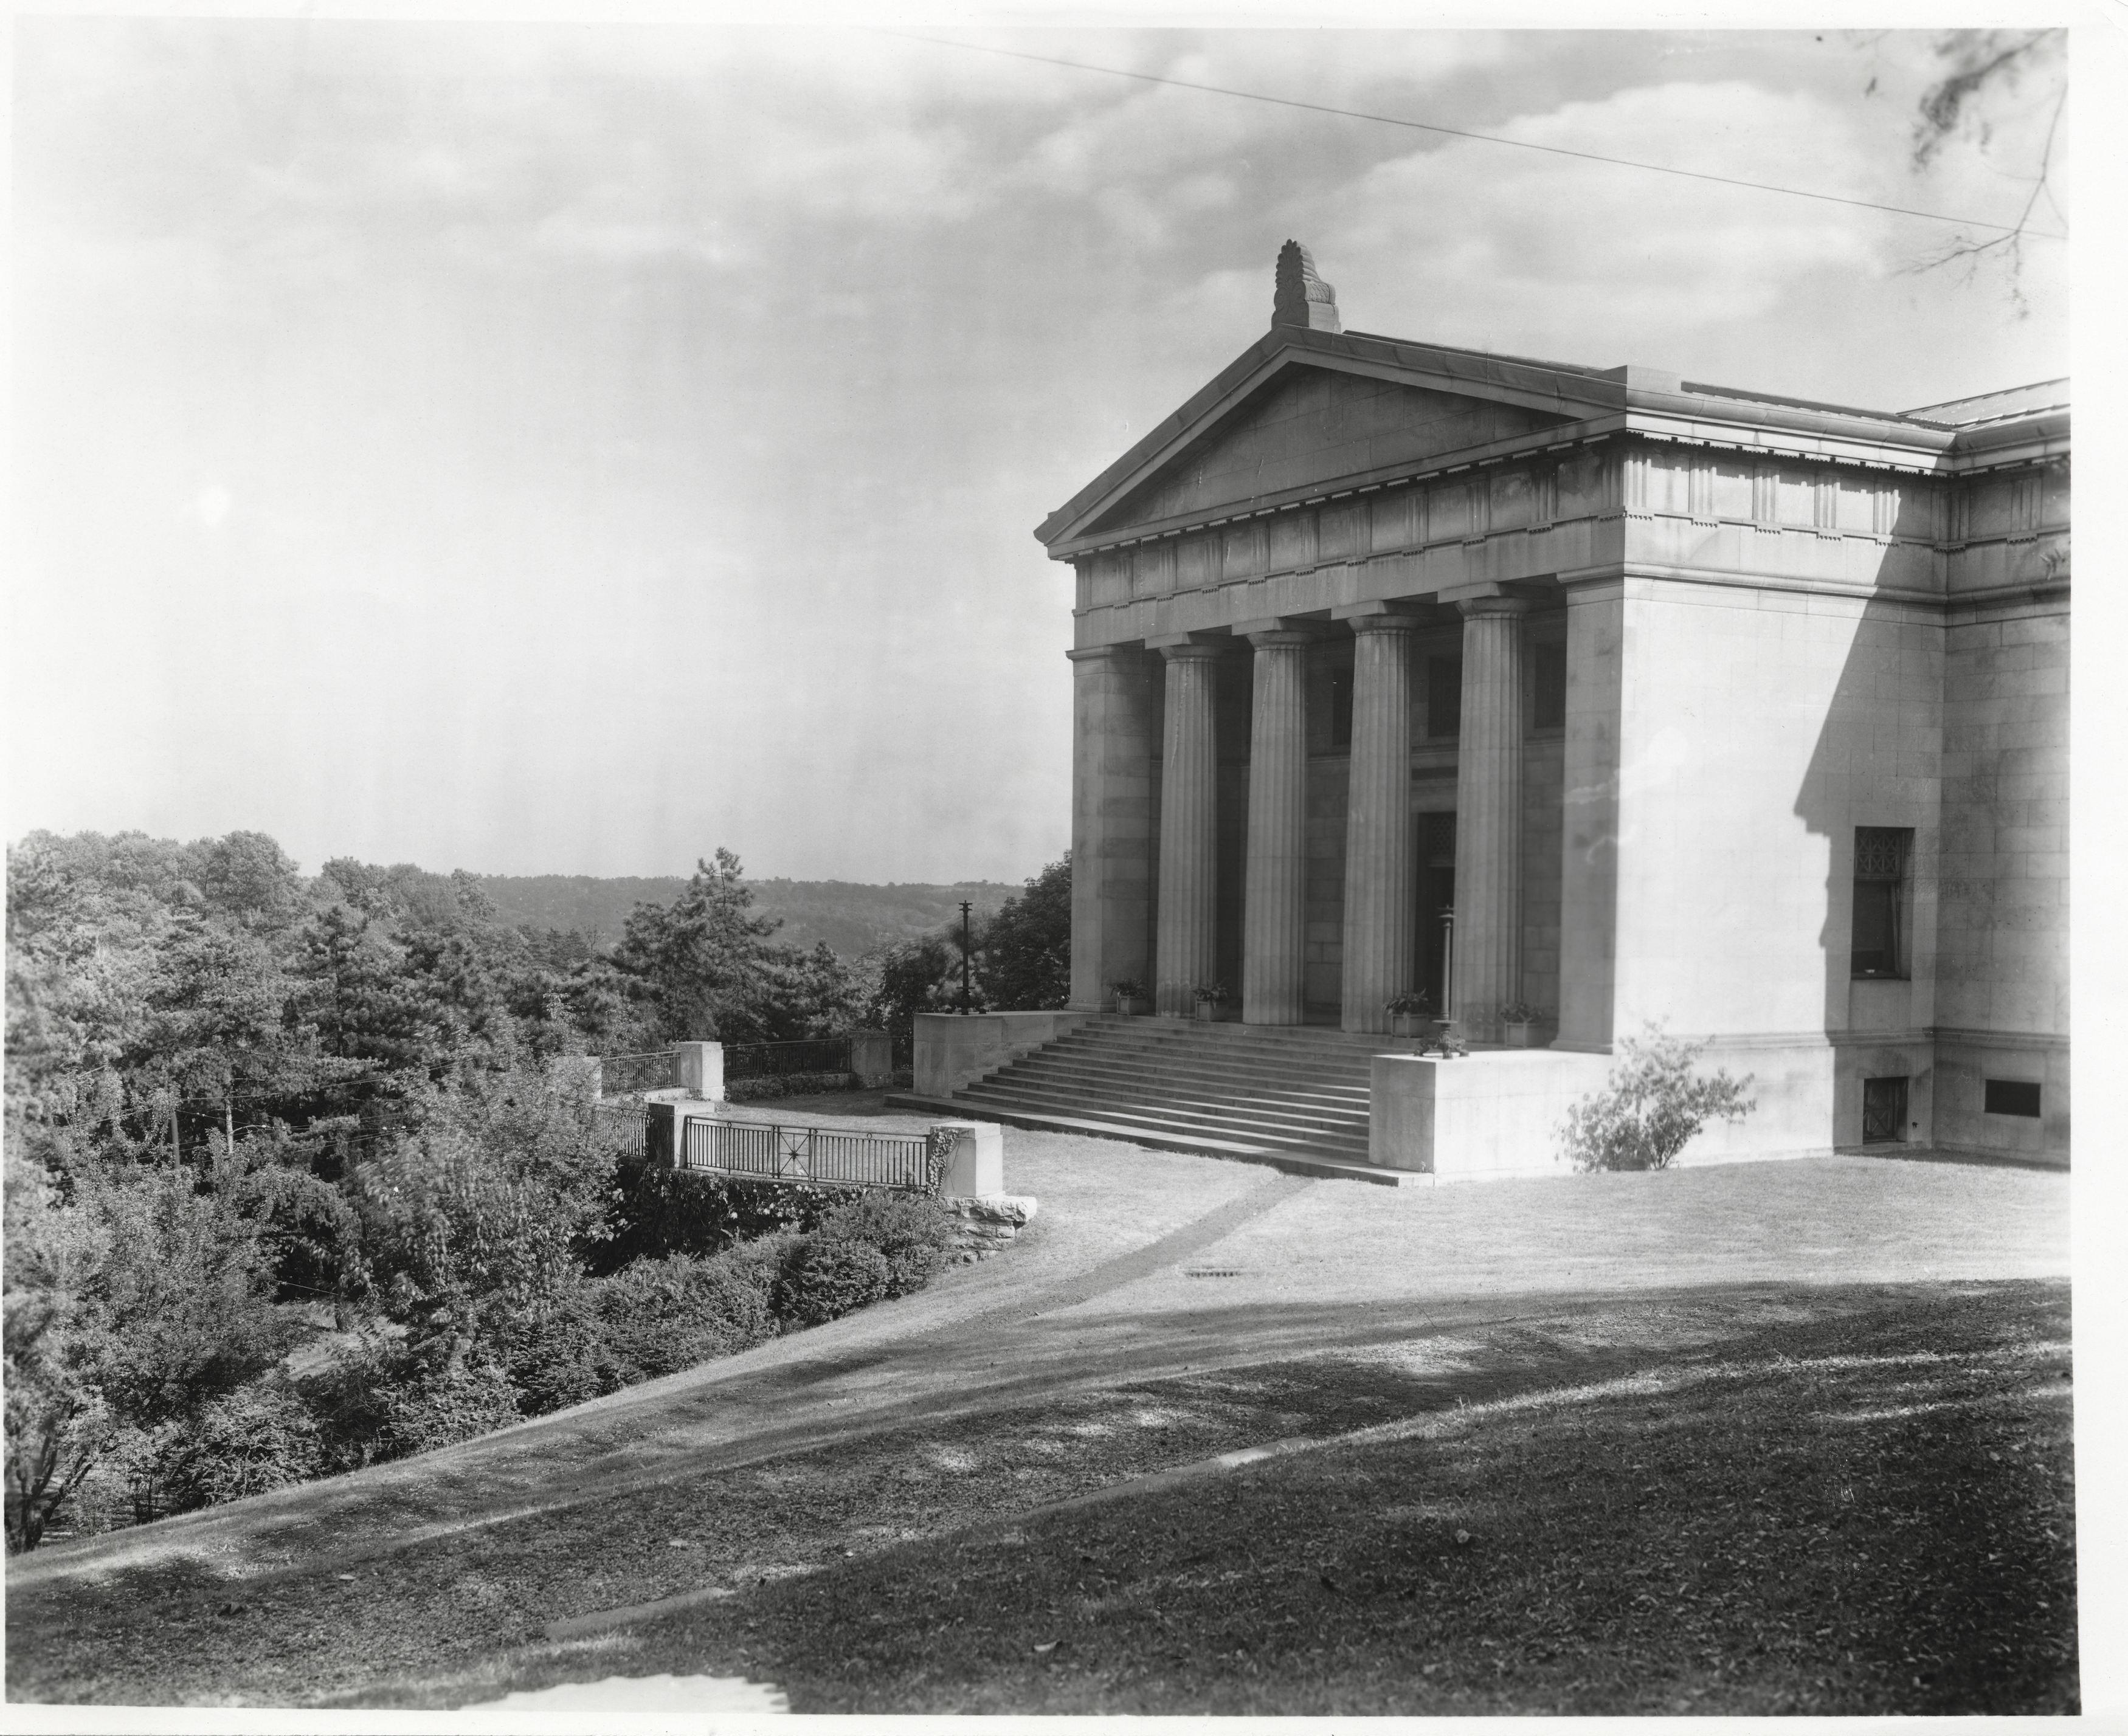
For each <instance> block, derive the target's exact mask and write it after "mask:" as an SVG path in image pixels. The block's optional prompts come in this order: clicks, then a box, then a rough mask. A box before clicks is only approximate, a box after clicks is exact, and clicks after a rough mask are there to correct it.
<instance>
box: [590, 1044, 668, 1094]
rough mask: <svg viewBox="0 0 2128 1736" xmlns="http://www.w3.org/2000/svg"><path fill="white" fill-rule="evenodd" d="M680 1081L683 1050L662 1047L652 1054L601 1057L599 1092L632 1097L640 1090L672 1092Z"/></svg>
mask: <svg viewBox="0 0 2128 1736" xmlns="http://www.w3.org/2000/svg"><path fill="white" fill-rule="evenodd" d="M679 1083H680V1051H678V1050H677V1049H660V1050H658V1051H656V1052H654V1053H653V1054H650V1055H601V1056H600V1057H599V1094H600V1095H601V1097H631V1096H633V1095H634V1094H635V1093H638V1092H640V1091H671V1090H674V1089H677V1087H678V1085H679Z"/></svg>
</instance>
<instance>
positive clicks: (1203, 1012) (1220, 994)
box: [1190, 983, 1227, 1025]
mask: <svg viewBox="0 0 2128 1736" xmlns="http://www.w3.org/2000/svg"><path fill="white" fill-rule="evenodd" d="M1226 998H1227V989H1226V984H1223V983H1199V984H1197V985H1196V986H1195V987H1194V988H1193V989H1190V999H1191V1000H1193V1001H1195V1003H1196V1004H1197V1022H1198V1023H1199V1024H1200V1025H1209V1024H1210V1023H1211V1022H1212V1021H1213V1020H1214V1019H1215V1018H1217V1017H1218V1016H1219V1003H1220V1002H1221V1001H1223V1000H1224V999H1226Z"/></svg>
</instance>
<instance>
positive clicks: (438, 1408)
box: [299, 1332, 525, 1471]
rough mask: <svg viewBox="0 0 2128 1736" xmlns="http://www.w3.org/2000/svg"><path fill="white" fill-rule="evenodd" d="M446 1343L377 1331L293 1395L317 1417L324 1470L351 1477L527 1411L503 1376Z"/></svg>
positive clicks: (496, 1425)
mask: <svg viewBox="0 0 2128 1736" xmlns="http://www.w3.org/2000/svg"><path fill="white" fill-rule="evenodd" d="M453 1349H462V1347H458V1346H454V1345H451V1344H450V1343H449V1341H448V1340H441V1339H435V1340H430V1341H428V1342H427V1343H425V1344H420V1345H417V1344H416V1343H414V1342H412V1341H411V1340H406V1339H401V1338H395V1337H392V1335H388V1334H386V1333H382V1332H369V1333H365V1334H363V1335H361V1336H360V1337H359V1338H358V1339H357V1340H356V1342H355V1343H354V1345H353V1346H352V1347H351V1348H350V1349H347V1350H346V1351H344V1352H343V1353H342V1354H340V1357H339V1358H337V1359H335V1361H334V1363H333V1364H332V1365H331V1366H330V1368H326V1369H325V1371H324V1372H323V1373H319V1374H316V1375H313V1376H311V1378H309V1379H307V1380H305V1381H303V1382H302V1383H301V1385H300V1388H299V1390H300V1391H301V1392H302V1397H303V1401H304V1402H305V1403H306V1405H307V1406H308V1407H309V1409H310V1411H311V1416H313V1417H314V1418H316V1424H317V1430H318V1439H319V1442H320V1445H321V1456H322V1459H323V1462H324V1465H325V1469H327V1470H328V1471H351V1470H354V1469H357V1468H359V1467H361V1466H363V1465H367V1464H375V1463H381V1462H382V1461H383V1460H386V1459H404V1458H405V1457H406V1455H407V1454H410V1453H425V1452H427V1451H429V1450H430V1449H431V1448H435V1447H447V1446H449V1445H451V1444H454V1442H457V1441H461V1440H472V1439H473V1436H474V1435H486V1434H488V1433H491V1432H492V1431H493V1430H496V1429H500V1428H503V1427H505V1426H506V1425H509V1424H511V1423H513V1422H515V1421H518V1420H519V1419H520V1417H521V1416H523V1415H524V1414H525V1413H524V1411H522V1410H521V1409H520V1407H519V1405H518V1402H517V1395H516V1393H515V1391H514V1390H513V1389H512V1387H511V1382H510V1378H509V1376H508V1374H507V1373H506V1372H505V1371H504V1370H503V1369H502V1368H499V1367H496V1366H495V1365H494V1364H492V1363H488V1362H486V1361H482V1362H478V1363H473V1362H468V1361H466V1360H464V1359H463V1358H462V1357H454V1356H453V1355H452V1354H451V1352H452V1350H453Z"/></svg>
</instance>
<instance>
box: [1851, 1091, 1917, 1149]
mask: <svg viewBox="0 0 2128 1736" xmlns="http://www.w3.org/2000/svg"><path fill="white" fill-rule="evenodd" d="M1906 1136H1907V1081H1906V1078H1905V1076H1904V1075H1903V1074H1902V1075H1901V1076H1900V1077H1899V1078H1898V1079H1864V1080H1863V1081H1862V1143H1863V1144H1864V1145H1889V1144H1890V1143H1891V1142H1892V1141H1893V1140H1903V1139H1904V1138H1905V1137H1906Z"/></svg>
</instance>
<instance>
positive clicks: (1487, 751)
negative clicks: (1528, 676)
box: [1453, 597, 1528, 1042]
mask: <svg viewBox="0 0 2128 1736" xmlns="http://www.w3.org/2000/svg"><path fill="white" fill-rule="evenodd" d="M1456 606H1457V607H1458V608H1459V609H1461V610H1462V612H1463V719H1462V733H1461V737H1460V738H1459V739H1458V740H1457V742H1456V963H1455V971H1454V977H1455V990H1454V993H1455V1006H1454V1008H1453V1013H1454V1017H1455V1018H1456V1022H1457V1023H1458V1024H1460V1025H1461V1027H1463V1033H1464V1035H1465V1036H1468V1037H1471V1038H1474V1039H1475V1040H1476V1041H1480V1042H1498V1041H1499V1040H1500V1036H1501V1030H1500V1008H1501V1007H1502V1005H1503V1003H1506V1002H1508V1001H1513V1000H1519V999H1520V998H1522V614H1523V612H1524V611H1525V609H1527V607H1528V605H1527V604H1526V603H1524V602H1523V601H1522V599H1521V598H1519V597H1478V598H1473V599H1471V600H1468V601H1465V602H1461V603H1459V604H1457V605H1456Z"/></svg>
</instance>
